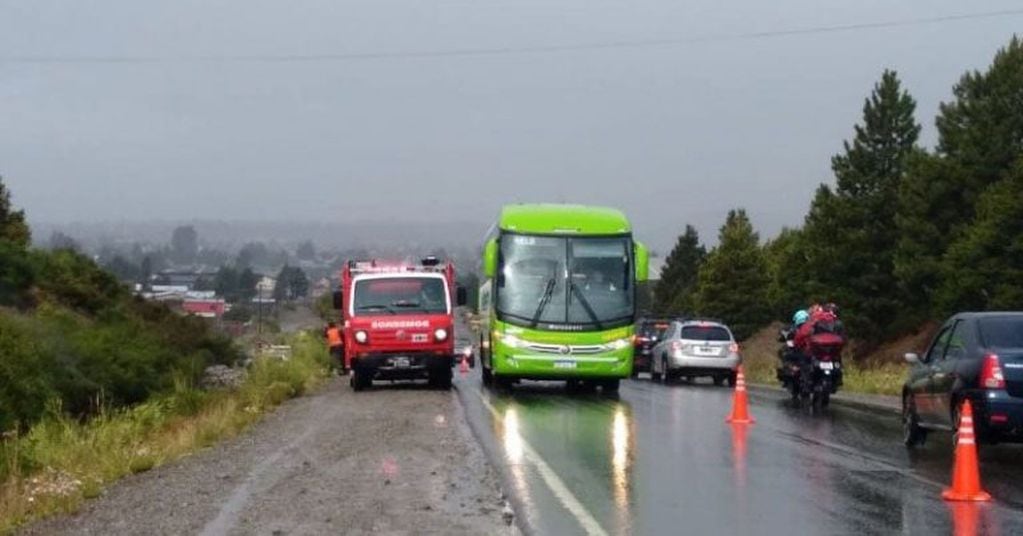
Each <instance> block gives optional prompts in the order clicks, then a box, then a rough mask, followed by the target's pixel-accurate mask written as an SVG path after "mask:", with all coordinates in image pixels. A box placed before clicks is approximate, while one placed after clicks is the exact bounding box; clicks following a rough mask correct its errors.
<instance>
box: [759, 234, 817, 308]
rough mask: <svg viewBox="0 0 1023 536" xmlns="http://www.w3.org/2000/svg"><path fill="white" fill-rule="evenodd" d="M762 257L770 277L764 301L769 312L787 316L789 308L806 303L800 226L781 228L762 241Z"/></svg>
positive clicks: (799, 306) (805, 266) (805, 267)
mask: <svg viewBox="0 0 1023 536" xmlns="http://www.w3.org/2000/svg"><path fill="white" fill-rule="evenodd" d="M764 259H765V261H766V262H767V271H768V275H769V277H770V280H771V282H770V284H769V285H768V291H767V294H768V301H769V302H770V304H771V314H772V315H774V316H775V317H776V318H778V319H781V320H788V318H789V317H790V316H791V315H792V312H793V311H795V310H796V309H800V308H803V307H805V306H806V303H807V297H808V296H809V295H810V293H809V291H808V290H807V281H808V280H809V277H808V275H807V266H808V264H807V259H806V250H805V246H804V244H803V232H802V230H800V229H788V228H786V229H782V231H781V233H779V234H778V236H777V237H775V238H774V239H773V240H771V241H770V242H768V243H766V244H764Z"/></svg>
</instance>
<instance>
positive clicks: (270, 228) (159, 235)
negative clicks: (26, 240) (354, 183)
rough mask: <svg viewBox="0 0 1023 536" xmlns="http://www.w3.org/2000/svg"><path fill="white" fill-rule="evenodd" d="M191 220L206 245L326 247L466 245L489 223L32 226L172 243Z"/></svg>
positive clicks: (87, 242) (94, 237) (46, 233)
mask: <svg viewBox="0 0 1023 536" xmlns="http://www.w3.org/2000/svg"><path fill="white" fill-rule="evenodd" d="M180 225H191V226H193V227H194V228H195V230H196V231H197V232H198V234H199V241H200V243H201V244H203V245H206V246H216V247H223V248H228V249H230V248H233V247H240V246H241V245H243V244H245V243H247V242H254V241H260V242H266V243H270V244H279V245H281V246H288V245H294V244H298V243H301V242H304V241H306V240H311V241H312V242H313V243H314V244H316V246H317V247H319V248H323V249H337V250H341V249H355V248H360V249H362V248H364V249H383V250H398V251H409V250H420V249H434V248H444V249H456V248H457V249H462V248H466V247H471V248H475V247H478V245H479V244H480V242H481V241H482V239H483V236H484V235H485V234H486V231H487V228H488V225H489V223H486V222H475V221H447V222H445V221H435V222H430V221H418V222H415V221H384V220H380V221H359V222H282V221H269V220H268V221H256V220H250V221H244V220H235V221H222V220H184V221H169V220H161V221H106V222H68V223H54V222H43V221H40V222H33V223H32V230H33V234H34V236H35V239H36V241H37V242H38V243H40V244H45V242H46V240H48V238H49V237H50V235H51V234H53V233H54V232H60V233H63V234H66V235H68V236H70V237H72V238H74V239H75V240H76V241H78V242H79V243H81V244H82V245H83V246H86V247H98V246H99V245H102V244H131V243H135V242H139V243H166V242H167V241H169V240H170V237H171V234H172V232H173V230H174V228H175V227H178V226H180Z"/></svg>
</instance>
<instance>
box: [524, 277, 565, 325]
mask: <svg viewBox="0 0 1023 536" xmlns="http://www.w3.org/2000/svg"><path fill="white" fill-rule="evenodd" d="M557 285H558V280H557V279H555V278H553V277H552V278H550V279H548V280H547V284H546V285H545V286H544V288H543V295H541V296H540V303H538V304H537V306H536V312H535V313H533V319H532V320H531V321H530V327H534V328H535V327H536V325H537V324H539V323H540V315H542V314H543V310H544V309H545V308H546V307H547V304H548V303H550V301H551V297H552V296H554V287H556V286H557Z"/></svg>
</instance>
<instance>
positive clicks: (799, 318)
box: [792, 309, 810, 327]
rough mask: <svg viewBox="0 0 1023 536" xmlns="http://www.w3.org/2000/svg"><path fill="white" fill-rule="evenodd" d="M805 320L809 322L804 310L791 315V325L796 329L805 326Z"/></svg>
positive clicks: (808, 314) (807, 314)
mask: <svg viewBox="0 0 1023 536" xmlns="http://www.w3.org/2000/svg"><path fill="white" fill-rule="evenodd" d="M807 320H810V313H808V312H806V310H805V309H800V310H798V311H796V314H794V315H792V323H793V324H794V325H796V326H797V327H798V326H802V325H803V324H805V323H806V321H807Z"/></svg>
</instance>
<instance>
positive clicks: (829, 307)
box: [824, 303, 838, 317]
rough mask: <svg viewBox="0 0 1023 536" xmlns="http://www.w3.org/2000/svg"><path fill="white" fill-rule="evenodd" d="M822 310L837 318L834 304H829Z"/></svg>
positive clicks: (836, 307) (836, 309)
mask: <svg viewBox="0 0 1023 536" xmlns="http://www.w3.org/2000/svg"><path fill="white" fill-rule="evenodd" d="M824 310H825V311H827V312H829V313H831V314H833V315H835V316H836V317H837V316H838V306H837V305H835V304H834V303H829V304H827V305H825V306H824Z"/></svg>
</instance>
